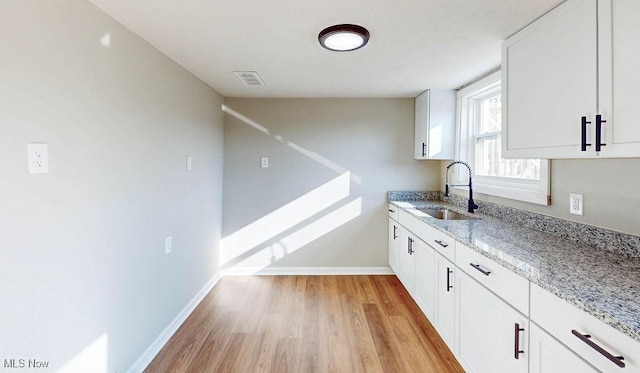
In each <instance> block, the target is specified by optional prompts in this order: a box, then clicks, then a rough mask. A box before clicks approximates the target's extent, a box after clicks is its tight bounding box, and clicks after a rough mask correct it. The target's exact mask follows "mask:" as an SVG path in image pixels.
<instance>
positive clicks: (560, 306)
mask: <svg viewBox="0 0 640 373" xmlns="http://www.w3.org/2000/svg"><path fill="white" fill-rule="evenodd" d="M531 321H533V322H535V323H536V324H538V325H540V327H542V328H543V329H544V330H546V331H547V332H548V333H549V334H551V335H552V336H553V337H554V338H556V339H557V340H558V341H560V342H562V344H563V345H565V346H567V347H568V348H569V349H570V350H572V351H574V352H575V353H576V354H577V355H579V356H580V357H581V358H583V359H584V360H585V361H587V362H588V363H589V364H591V365H593V366H594V367H595V368H596V369H597V371H600V372H603V373H615V372H624V373H640V342H638V341H636V340H634V339H632V338H631V337H629V336H628V335H626V334H623V333H622V332H620V331H618V330H616V329H614V328H612V327H611V326H609V325H607V324H605V323H604V322H603V321H602V320H599V319H597V318H595V317H594V316H592V315H590V314H588V313H586V312H584V311H583V310H581V309H579V308H577V307H575V306H573V305H571V304H570V303H568V302H566V301H564V300H563V299H560V298H559V297H557V296H556V295H554V294H552V293H550V292H548V291H547V290H544V289H542V288H541V287H539V286H537V285H534V284H532V285H531Z"/></svg>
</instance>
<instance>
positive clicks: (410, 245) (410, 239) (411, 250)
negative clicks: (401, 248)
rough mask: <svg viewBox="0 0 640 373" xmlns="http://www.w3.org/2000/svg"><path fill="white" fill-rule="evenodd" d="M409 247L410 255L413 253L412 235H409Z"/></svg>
mask: <svg viewBox="0 0 640 373" xmlns="http://www.w3.org/2000/svg"><path fill="white" fill-rule="evenodd" d="M408 246H409V249H408V250H407V252H408V253H409V255H413V239H412V238H411V237H409V245H408Z"/></svg>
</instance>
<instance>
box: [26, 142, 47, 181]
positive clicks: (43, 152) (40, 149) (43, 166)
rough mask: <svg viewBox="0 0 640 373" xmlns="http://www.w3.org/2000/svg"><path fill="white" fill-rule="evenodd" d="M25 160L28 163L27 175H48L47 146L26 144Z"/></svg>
mask: <svg viewBox="0 0 640 373" xmlns="http://www.w3.org/2000/svg"><path fill="white" fill-rule="evenodd" d="M27 160H28V162H29V174H31V175H33V174H47V173H49V151H48V149H47V144H43V143H31V144H27Z"/></svg>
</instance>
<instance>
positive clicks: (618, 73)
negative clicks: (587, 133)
mask: <svg viewBox="0 0 640 373" xmlns="http://www.w3.org/2000/svg"><path fill="white" fill-rule="evenodd" d="M610 7H611V14H612V19H613V21H612V25H611V27H612V30H613V49H612V54H613V60H612V61H613V79H612V80H613V102H612V107H613V117H612V124H611V125H604V128H603V132H604V133H605V135H606V141H608V142H609V143H611V144H612V147H611V149H609V148H608V146H609V145H607V147H606V150H607V151H610V152H611V153H612V156H618V157H638V156H640V91H639V90H638V86H639V85H640V69H639V67H640V49H639V48H638V40H640V22H639V20H640V1H638V0H615V1H613V2H612V3H611V5H610ZM607 124H608V123H607ZM603 152H604V150H603Z"/></svg>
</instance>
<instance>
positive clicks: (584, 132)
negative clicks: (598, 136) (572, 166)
mask: <svg viewBox="0 0 640 373" xmlns="http://www.w3.org/2000/svg"><path fill="white" fill-rule="evenodd" d="M587 124H591V122H588V121H587V117H582V142H581V144H582V151H583V152H586V151H587V146H591V144H587Z"/></svg>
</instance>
